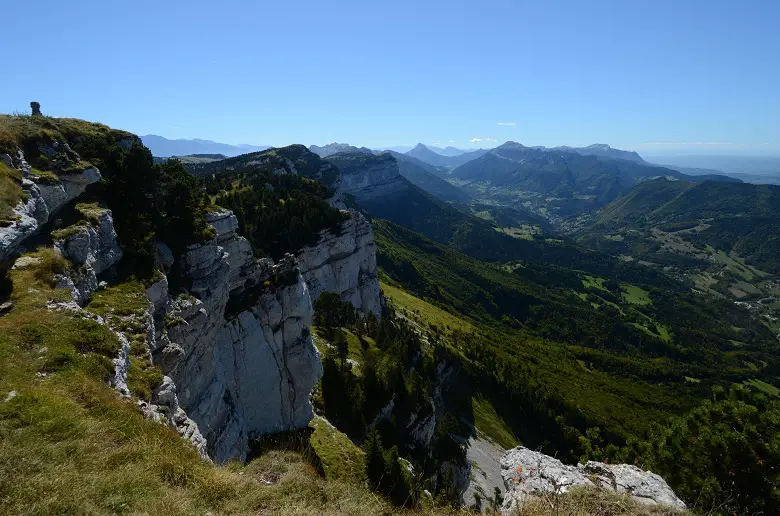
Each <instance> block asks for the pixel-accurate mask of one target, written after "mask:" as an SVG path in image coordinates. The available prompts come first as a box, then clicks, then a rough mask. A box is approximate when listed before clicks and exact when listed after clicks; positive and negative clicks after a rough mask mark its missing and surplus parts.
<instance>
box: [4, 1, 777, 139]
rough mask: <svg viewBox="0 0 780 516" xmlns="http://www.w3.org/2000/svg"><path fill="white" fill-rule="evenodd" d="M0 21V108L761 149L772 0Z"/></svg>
mask: <svg viewBox="0 0 780 516" xmlns="http://www.w3.org/2000/svg"><path fill="white" fill-rule="evenodd" d="M2 12H3V16H2V32H3V36H2V39H3V53H2V54H3V61H2V70H3V73H2V75H3V78H2V80H0V112H13V111H25V110H29V102H30V100H37V101H39V102H41V104H42V107H43V110H44V113H45V114H50V115H54V116H73V117H78V118H84V119H89V120H96V121H101V122H104V123H106V124H109V125H111V126H115V127H119V128H124V129H128V130H131V131H133V132H135V133H138V134H149V133H152V134H159V135H162V136H166V137H169V138H193V137H199V138H204V139H211V140H216V141H220V142H226V143H251V144H267V145H282V144H288V143H305V144H312V143H316V144H323V143H327V142H331V141H339V142H350V143H353V144H357V145H367V146H372V147H377V146H383V145H393V144H409V143H415V142H418V141H422V142H424V143H429V144H433V143H434V142H440V143H441V144H443V145H445V144H449V143H450V142H452V144H454V145H456V146H460V147H467V146H479V145H482V146H485V145H495V143H494V142H491V141H488V139H493V140H497V141H498V142H503V141H505V140H510V139H511V140H515V141H519V142H522V143H524V144H527V145H537V144H540V145H561V144H567V145H585V144H589V143H594V142H599V143H609V144H611V145H613V146H617V147H622V148H631V149H637V150H640V152H641V151H646V152H648V153H652V152H658V151H664V150H672V151H674V150H677V151H679V150H680V149H682V150H685V151H688V150H690V152H705V151H710V150H717V151H724V152H740V153H744V152H756V153H758V152H761V153H766V152H772V153H775V154H780V25H779V24H780V1H778V0H766V1H751V0H745V1H737V0H731V1H720V0H707V1H698V0H675V1H666V0H661V1H633V0H632V1H617V0H616V1H599V0H595V1H593V0H588V1H585V0H577V1H574V0H572V1H547V0H545V1H541V0H540V1H537V2H527V1H520V0H515V1H490V0H482V1H473V0H472V1H470V2H460V1H453V0H449V1H425V0H417V1H406V0H400V1H392V2H389V1H368V0H362V1H338V0H331V1H321V0H319V1H300V2H296V1H291V0H286V1H273V2H262V1H249V0H241V1H230V0H222V1H217V2H215V1H213V0H212V1H200V0H190V1H186V2H184V1H172V0H155V1H151V0H139V1H136V2H115V1H107V0H101V1H84V0H81V1H79V0H75V1H70V2H62V1H60V0H57V1H54V0H48V1H42V0H6V1H5V2H3V7H2ZM499 123H505V124H512V125H499ZM476 138H479V139H483V141H482V142H476V141H475V142H473V143H471V140H473V139H476Z"/></svg>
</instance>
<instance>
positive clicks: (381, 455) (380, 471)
mask: <svg viewBox="0 0 780 516" xmlns="http://www.w3.org/2000/svg"><path fill="white" fill-rule="evenodd" d="M363 450H364V451H365V454H366V477H368V482H369V484H370V485H371V487H373V488H374V489H377V488H378V487H379V485H380V483H381V482H382V478H383V477H384V475H385V450H384V448H382V438H381V437H380V436H379V432H378V431H377V429H376V428H372V429H371V430H369V432H368V435H366V440H365V442H364V443H363Z"/></svg>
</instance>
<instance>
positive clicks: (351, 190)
mask: <svg viewBox="0 0 780 516" xmlns="http://www.w3.org/2000/svg"><path fill="white" fill-rule="evenodd" d="M341 156H342V155H336V156H332V157H330V158H329V160H330V161H332V162H333V163H334V164H335V165H336V166H337V167H339V169H340V170H341V176H340V181H339V184H338V187H337V190H338V191H339V192H343V193H347V194H350V195H352V196H354V197H355V199H356V200H357V201H358V203H364V202H367V201H371V200H373V199H376V198H381V197H386V196H388V195H392V194H395V193H398V192H401V191H404V190H406V189H407V188H409V184H408V183H407V182H406V181H405V180H404V178H403V176H401V173H400V171H399V169H398V162H396V160H395V158H394V157H393V156H392V155H390V154H380V155H378V156H375V155H366V154H353V155H348V156H344V157H341ZM350 156H351V157H350Z"/></svg>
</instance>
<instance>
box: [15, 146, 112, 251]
mask: <svg viewBox="0 0 780 516" xmlns="http://www.w3.org/2000/svg"><path fill="white" fill-rule="evenodd" d="M2 160H3V162H4V163H5V164H6V165H8V166H13V167H14V168H16V169H18V170H20V171H21V172H22V176H23V178H22V191H23V193H24V197H25V198H24V199H23V200H22V201H20V202H19V204H18V205H17V206H16V207H15V208H14V210H13V212H14V214H15V215H16V217H17V220H15V221H13V222H12V223H11V224H10V225H8V226H6V227H2V228H0V261H3V260H5V259H7V258H9V257H10V256H11V255H12V254H13V253H14V252H15V251H16V250H17V248H18V247H19V245H20V244H21V243H22V241H23V240H24V239H25V238H27V237H29V236H31V235H33V234H35V232H36V231H38V229H39V228H40V227H41V226H42V225H43V224H45V223H46V222H48V221H49V219H50V217H51V216H52V214H54V213H55V212H56V211H57V210H59V209H60V208H62V207H63V206H64V205H66V204H67V203H69V202H70V201H72V200H73V199H75V198H76V197H78V196H79V195H81V194H82V193H84V190H86V188H87V186H88V185H90V184H92V183H95V182H97V181H100V171H98V169H97V168H95V167H87V168H85V169H84V170H83V171H81V172H80V173H78V174H70V175H61V176H58V180H56V181H52V180H50V179H47V180H42V179H41V178H39V177H37V176H35V175H34V174H33V173H32V167H31V166H30V165H29V164H28V163H27V161H26V160H25V158H24V154H23V153H22V151H19V153H18V155H17V156H16V158H13V157H11V156H10V155H8V154H5V155H3V156H2Z"/></svg>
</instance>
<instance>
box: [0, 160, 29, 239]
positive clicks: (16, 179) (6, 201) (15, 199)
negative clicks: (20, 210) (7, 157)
mask: <svg viewBox="0 0 780 516" xmlns="http://www.w3.org/2000/svg"><path fill="white" fill-rule="evenodd" d="M23 196H24V193H23V192H22V173H21V172H19V171H18V170H16V169H12V168H9V167H7V166H6V165H5V163H2V162H0V227H4V226H8V225H9V224H11V223H12V222H14V221H15V220H16V218H17V216H16V215H14V213H13V209H14V208H15V207H16V205H17V204H19V201H21V200H22V198H23Z"/></svg>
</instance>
